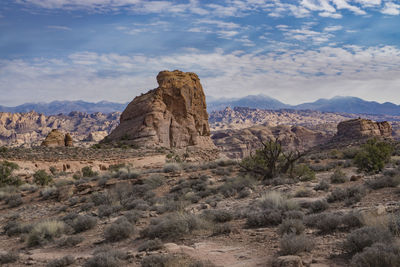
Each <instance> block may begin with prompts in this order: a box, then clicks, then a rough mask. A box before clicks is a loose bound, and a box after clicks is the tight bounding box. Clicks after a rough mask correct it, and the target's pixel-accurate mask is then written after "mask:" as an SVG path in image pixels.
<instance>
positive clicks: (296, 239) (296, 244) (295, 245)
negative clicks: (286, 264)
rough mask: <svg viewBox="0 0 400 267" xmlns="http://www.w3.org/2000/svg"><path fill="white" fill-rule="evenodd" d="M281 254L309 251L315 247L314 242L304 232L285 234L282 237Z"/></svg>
mask: <svg viewBox="0 0 400 267" xmlns="http://www.w3.org/2000/svg"><path fill="white" fill-rule="evenodd" d="M280 247H281V251H280V254H281V255H296V254H299V253H301V252H309V251H311V250H312V248H313V247H314V243H313V242H312V241H311V240H310V239H309V238H307V237H306V236H305V235H304V234H301V235H295V234H290V235H284V236H283V237H282V239H281V246H280Z"/></svg>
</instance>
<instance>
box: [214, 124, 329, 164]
mask: <svg viewBox="0 0 400 267" xmlns="http://www.w3.org/2000/svg"><path fill="white" fill-rule="evenodd" d="M332 136H333V135H329V134H326V133H324V132H321V131H313V130H309V129H306V128H304V127H302V126H288V125H280V126H276V127H269V126H262V125H258V126H252V127H249V128H246V129H239V130H224V131H218V132H216V133H214V134H213V136H212V139H213V140H214V143H215V144H216V145H217V146H218V148H220V149H221V151H222V153H223V154H225V156H227V157H229V158H243V157H246V156H249V155H250V153H251V152H254V151H255V150H256V149H258V148H259V147H260V145H261V141H266V140H268V139H275V138H278V139H279V140H280V141H281V142H282V145H283V146H284V147H285V148H286V149H290V150H296V149H297V150H306V149H308V148H311V147H313V146H316V145H320V144H324V143H326V142H328V141H329V140H330V139H331V138H332Z"/></svg>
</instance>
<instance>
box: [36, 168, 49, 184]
mask: <svg viewBox="0 0 400 267" xmlns="http://www.w3.org/2000/svg"><path fill="white" fill-rule="evenodd" d="M51 181H53V178H52V177H51V175H50V174H48V173H47V172H46V171H45V170H38V171H37V172H35V173H34V174H33V182H34V183H35V184H37V185H42V186H44V185H48V184H49V183H50V182H51Z"/></svg>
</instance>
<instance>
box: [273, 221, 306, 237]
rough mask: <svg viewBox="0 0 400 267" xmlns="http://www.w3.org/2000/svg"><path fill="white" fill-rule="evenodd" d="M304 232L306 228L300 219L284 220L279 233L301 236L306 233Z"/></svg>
mask: <svg viewBox="0 0 400 267" xmlns="http://www.w3.org/2000/svg"><path fill="white" fill-rule="evenodd" d="M304 230H305V227H304V224H303V221H301V220H298V219H289V220H284V221H283V222H282V223H281V224H280V225H279V227H278V233H279V234H280V235H289V234H295V235H300V234H302V233H303V232H304Z"/></svg>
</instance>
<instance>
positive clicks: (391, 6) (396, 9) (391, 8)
mask: <svg viewBox="0 0 400 267" xmlns="http://www.w3.org/2000/svg"><path fill="white" fill-rule="evenodd" d="M381 12H382V13H383V14H387V15H393V16H397V15H400V5H398V4H395V3H393V2H387V3H385V6H384V7H383V9H382V10H381Z"/></svg>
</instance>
